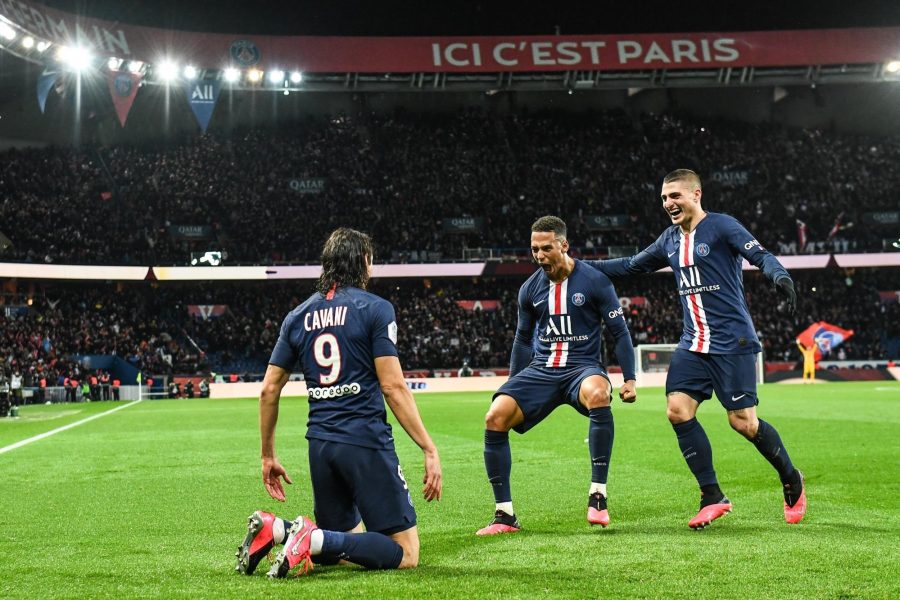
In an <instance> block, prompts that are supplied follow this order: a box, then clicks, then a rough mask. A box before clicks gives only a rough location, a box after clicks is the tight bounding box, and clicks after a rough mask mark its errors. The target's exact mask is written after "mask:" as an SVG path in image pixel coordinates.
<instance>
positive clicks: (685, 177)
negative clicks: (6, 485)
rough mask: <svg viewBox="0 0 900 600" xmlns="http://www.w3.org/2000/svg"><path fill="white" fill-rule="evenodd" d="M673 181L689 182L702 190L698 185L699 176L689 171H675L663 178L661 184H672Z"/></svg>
mask: <svg viewBox="0 0 900 600" xmlns="http://www.w3.org/2000/svg"><path fill="white" fill-rule="evenodd" d="M673 181H691V182H693V183H694V184H696V186H697V187H698V188H701V189H702V188H703V186H702V185H701V184H700V176H699V175H697V173H696V172H694V171H691V170H690V169H675V170H674V171H672V172H671V173H669V174H668V175H666V176H665V177H663V183H672V182H673Z"/></svg>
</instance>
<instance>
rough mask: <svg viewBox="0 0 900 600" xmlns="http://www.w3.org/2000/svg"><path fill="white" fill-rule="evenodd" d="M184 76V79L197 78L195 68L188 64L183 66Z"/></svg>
mask: <svg viewBox="0 0 900 600" xmlns="http://www.w3.org/2000/svg"><path fill="white" fill-rule="evenodd" d="M184 78H185V79H196V78H197V68H196V67H194V66H192V65H188V66H186V67H185V68H184Z"/></svg>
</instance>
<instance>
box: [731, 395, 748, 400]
mask: <svg viewBox="0 0 900 600" xmlns="http://www.w3.org/2000/svg"><path fill="white" fill-rule="evenodd" d="M746 395H747V394H741V395H740V396H732V397H731V401H732V402H737V401H738V400H740V399H741V398H743V397H744V396H746Z"/></svg>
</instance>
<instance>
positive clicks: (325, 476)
mask: <svg viewBox="0 0 900 600" xmlns="http://www.w3.org/2000/svg"><path fill="white" fill-rule="evenodd" d="M309 474H310V477H311V478H312V490H313V511H314V512H315V515H316V524H317V525H318V526H319V527H321V528H322V529H330V530H331V531H349V530H351V529H353V528H354V527H356V525H357V524H358V523H359V522H360V521H362V522H363V523H364V524H365V526H366V530H367V531H376V532H378V533H383V534H385V535H391V534H393V533H398V532H400V531H405V530H407V529H409V528H410V527H413V526H414V525H415V524H416V509H415V508H413V503H412V498H411V497H410V495H409V488H408V486H407V485H406V479H404V477H403V470H402V469H401V468H400V461H399V460H398V459H397V453H396V452H395V451H394V450H375V449H373V448H363V447H362V446H353V445H351V444H344V443H341V442H330V441H327V440H317V439H310V440H309Z"/></svg>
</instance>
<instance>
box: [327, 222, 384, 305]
mask: <svg viewBox="0 0 900 600" xmlns="http://www.w3.org/2000/svg"><path fill="white" fill-rule="evenodd" d="M372 255H373V252H372V238H370V237H369V236H368V235H367V234H365V233H363V232H362V231H357V230H355V229H350V228H348V227H340V228H338V229H335V230H334V232H332V234H331V235H330V236H328V239H327V240H326V241H325V245H324V246H323V247H322V274H321V275H320V276H319V281H318V282H317V283H316V290H318V291H319V292H320V293H322V294H327V293H328V292H329V291H330V290H331V288H332V287H358V288H361V289H366V285H368V283H369V261H371V260H372Z"/></svg>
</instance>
